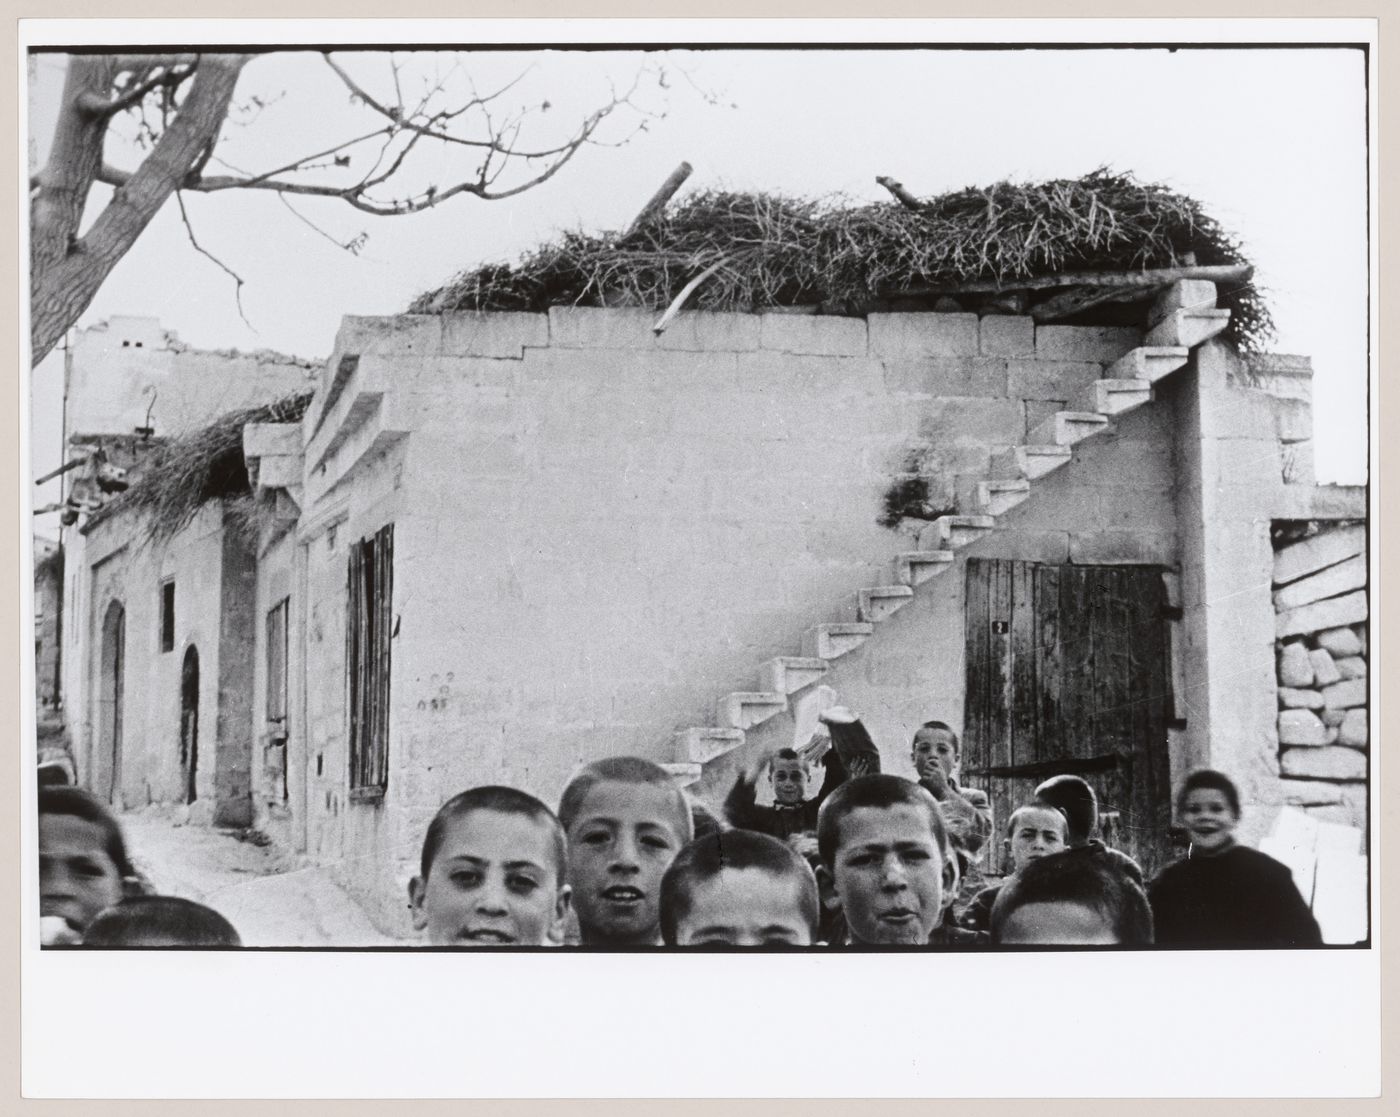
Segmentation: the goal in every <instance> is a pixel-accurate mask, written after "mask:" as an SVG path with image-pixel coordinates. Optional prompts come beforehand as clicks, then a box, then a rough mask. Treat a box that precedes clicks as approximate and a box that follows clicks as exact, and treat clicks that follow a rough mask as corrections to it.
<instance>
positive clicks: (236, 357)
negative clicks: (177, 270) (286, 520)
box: [57, 317, 311, 825]
mask: <svg viewBox="0 0 1400 1117" xmlns="http://www.w3.org/2000/svg"><path fill="white" fill-rule="evenodd" d="M310 369H311V365H310V362H307V361H303V360H299V359H298V358H294V357H288V356H285V355H282V354H278V353H272V352H270V351H263V352H257V353H238V352H234V351H206V350H199V349H193V348H191V347H189V346H188V345H185V344H184V343H183V342H181V341H180V339H179V338H178V337H177V336H176V335H175V334H174V333H173V332H171V331H168V330H165V329H162V328H161V325H160V323H159V322H158V321H157V320H156V319H153V318H134V317H114V318H112V319H110V320H109V321H107V322H104V323H101V324H99V325H97V326H94V327H92V328H90V329H87V330H81V331H79V332H78V333H77V335H76V336H75V339H74V343H73V345H72V347H71V349H70V351H69V353H68V359H67V364H66V367H65V396H64V432H63V433H64V443H65V448H66V450H67V452H68V454H69V455H70V456H81V455H85V454H88V453H90V452H91V451H92V450H93V449H98V450H100V451H101V453H102V454H103V455H104V458H105V460H106V461H108V462H110V463H111V464H113V465H115V466H119V467H121V468H123V469H125V470H126V471H127V473H128V476H129V478H130V480H131V482H132V484H133V486H135V485H139V484H140V483H141V481H142V479H143V477H144V476H145V475H146V473H147V471H148V470H149V468H150V467H151V465H152V464H153V463H160V462H161V461H162V460H163V459H162V458H161V454H162V453H163V452H164V451H165V450H166V449H167V448H168V447H169V446H170V445H171V444H172V443H174V442H176V441H178V440H179V439H181V438H182V437H184V436H189V435H193V434H196V433H197V432H199V431H201V430H202V429H203V428H205V427H206V426H207V424H209V423H210V422H211V421H213V420H215V419H217V418H218V417H219V416H221V415H223V414H224V413H226V412H228V411H230V410H237V409H246V408H249V407H254V406H256V405H260V404H265V403H267V402H268V401H269V400H272V399H275V398H278V397H281V396H285V395H287V394H288V393H294V392H296V391H298V390H301V389H304V388H305V387H306V386H307V384H308V376H309V373H310ZM236 466H237V469H236V471H235V472H236V473H238V474H241V471H242V462H241V456H240V458H239V460H238V461H237V463H236ZM81 476H82V474H80V473H79V472H78V471H74V472H72V473H70V474H68V481H69V489H70V491H71V489H72V487H73V485H74V484H75V483H81V482H79V481H77V479H78V478H80V477H81ZM236 480H237V477H235V481H236ZM243 488H244V490H245V491H246V481H245V482H243ZM83 495H84V496H91V495H93V494H90V493H85V494H83ZM103 499H104V500H105V502H106V503H105V505H104V506H103V507H102V508H100V509H98V510H97V511H95V512H94V513H92V514H90V515H86V516H85V518H84V519H83V521H82V522H81V523H80V524H78V525H76V526H73V527H68V528H65V529H64V538H63V549H64V558H65V561H64V566H63V570H64V586H63V620H62V629H61V645H62V650H61V664H62V667H61V671H60V672H59V677H60V680H61V686H60V688H59V694H58V696H57V707H58V709H59V710H60V711H61V714H62V718H63V722H64V731H65V734H66V737H67V740H68V742H69V747H70V748H71V751H72V755H73V760H74V763H75V766H76V768H77V774H78V779H79V782H80V783H82V784H83V785H84V786H88V787H91V788H93V789H95V790H97V791H98V792H99V793H100V794H102V795H104V796H105V797H107V798H109V799H111V800H112V801H114V802H117V803H119V804H122V805H126V806H136V805H140V804H144V803H147V802H152V801H175V802H191V803H198V804H200V805H199V806H197V807H196V808H195V809H194V815H195V817H196V818H197V819H198V818H200V817H204V818H206V819H218V820H219V821H221V822H225V823H228V824H230V825H247V823H248V822H249V821H250V820H251V806H250V797H249V792H248V787H247V783H248V777H247V768H248V765H249V763H250V761H249V760H248V759H247V757H248V755H250V748H249V746H248V745H247V744H246V738H247V731H246V726H245V725H242V724H240V722H239V718H240V717H241V718H242V720H243V722H246V721H247V720H248V718H249V715H248V714H247V713H246V712H242V713H235V712H234V710H235V707H238V706H239V703H241V704H242V706H246V705H247V700H248V699H247V696H248V693H249V681H248V680H247V679H243V678H240V677H239V676H238V674H237V672H238V671H239V670H247V669H248V664H247V649H246V648H243V647H242V646H241V645H240V644H239V640H240V636H239V631H238V625H239V624H241V623H242V618H243V616H244V615H245V613H246V610H244V611H242V612H240V611H238V610H236V609H234V607H233V606H234V604H235V602H236V599H237V596H238V594H239V593H240V592H248V593H251V587H252V581H251V576H250V575H247V574H244V575H243V577H244V583H245V584H244V585H243V589H240V582H239V577H240V570H244V569H245V568H246V569H247V570H251V567H252V558H251V556H250V555H248V554H246V553H245V552H246V551H247V545H246V544H244V543H241V541H240V540H241V537H240V536H239V535H238V533H237V532H236V531H233V532H230V531H227V530H226V523H227V521H228V514H227V512H226V510H225V508H224V507H223V503H222V501H215V502H214V503H212V504H210V505H209V506H207V507H204V508H202V509H200V510H199V512H198V514H197V515H196V516H195V517H194V518H193V519H192V520H191V522H190V523H188V524H187V525H185V526H184V527H183V528H182V529H181V530H180V531H178V532H176V533H174V535H173V536H172V537H168V538H160V539H156V538H154V537H153V535H152V532H151V530H150V528H151V524H150V522H149V520H148V518H147V517H145V516H144V515H140V514H133V513H131V512H130V511H123V510H122V502H121V498H120V497H117V496H112V495H109V496H105V497H104V498H103ZM240 547H241V548H242V549H240ZM235 738H236V739H237V740H238V742H239V744H238V747H237V748H236V749H235V748H232V747H230V748H228V749H224V750H223V751H222V752H220V750H219V749H217V748H216V747H215V743H216V741H218V740H232V739H235ZM235 758H236V759H235ZM229 765H232V768H231V769H230V771H233V772H235V773H236V774H229V771H225V767H227V766H229ZM240 780H241V781H242V782H241V785H240V783H239V781H240ZM240 786H241V790H240ZM216 803H219V804H221V805H220V806H219V807H218V809H215V804H216Z"/></svg>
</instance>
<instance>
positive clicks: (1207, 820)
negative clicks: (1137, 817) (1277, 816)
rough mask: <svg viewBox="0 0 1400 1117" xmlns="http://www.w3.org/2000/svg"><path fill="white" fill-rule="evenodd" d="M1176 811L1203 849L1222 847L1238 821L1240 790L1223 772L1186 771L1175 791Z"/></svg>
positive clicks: (1230, 838) (1230, 839)
mask: <svg viewBox="0 0 1400 1117" xmlns="http://www.w3.org/2000/svg"><path fill="white" fill-rule="evenodd" d="M1176 815H1177V818H1178V819H1179V820H1180V822H1181V825H1182V826H1184V827H1185V828H1186V833H1187V834H1188V835H1189V836H1190V839H1191V848H1192V849H1194V850H1199V851H1201V852H1203V853H1211V852H1213V851H1215V850H1219V849H1224V848H1225V847H1226V846H1228V845H1229V844H1230V843H1231V842H1233V841H1234V838H1235V827H1236V826H1238V825H1239V821H1240V793H1239V789H1238V788H1237V787H1235V784H1234V781H1233V780H1231V779H1230V777H1229V776H1227V775H1226V774H1225V773H1224V772H1217V771H1215V770H1214V769H1213V768H1201V769H1198V770H1197V771H1195V772H1192V773H1190V775H1188V776H1187V777H1186V778H1185V779H1184V780H1183V781H1182V782H1181V788H1180V789H1179V790H1178V791H1177V793H1176Z"/></svg>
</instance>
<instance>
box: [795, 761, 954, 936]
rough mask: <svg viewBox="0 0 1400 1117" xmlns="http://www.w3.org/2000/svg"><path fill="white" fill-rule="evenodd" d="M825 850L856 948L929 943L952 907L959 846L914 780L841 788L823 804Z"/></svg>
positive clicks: (878, 780) (859, 782) (820, 824)
mask: <svg viewBox="0 0 1400 1117" xmlns="http://www.w3.org/2000/svg"><path fill="white" fill-rule="evenodd" d="M817 846H818V848H819V850H820V851H821V857H822V863H823V865H824V867H825V869H826V871H827V872H829V873H831V877H832V883H833V885H834V887H835V889H836V894H837V895H838V896H839V897H840V899H841V907H842V910H843V911H844V912H845V916H846V924H847V926H848V928H849V929H850V933H851V937H852V939H853V940H854V941H856V942H860V943H875V944H880V943H885V944H902V945H916V944H923V943H926V942H927V941H928V938H929V935H930V934H932V933H933V931H934V929H935V928H936V927H937V926H938V924H939V922H940V920H941V919H942V918H943V913H944V909H945V907H947V906H948V904H950V903H951V902H952V899H953V894H954V892H955V890H956V886H957V880H958V866H957V860H956V857H955V854H954V850H953V844H952V842H951V841H950V840H949V837H948V830H947V827H946V826H945V825H944V823H943V815H942V813H941V812H940V811H939V809H938V803H937V802H936V801H935V800H934V798H933V796H932V795H930V794H929V793H928V792H927V791H925V790H924V789H923V788H922V787H920V786H919V785H918V784H916V783H914V782H913V781H912V780H906V779H903V778H901V777H899V776H890V775H875V776H859V777H857V778H856V779H852V780H847V781H846V782H845V783H843V784H841V785H840V786H839V787H838V788H837V789H836V790H835V791H833V792H832V793H831V795H830V797H829V798H828V799H827V801H826V802H825V803H823V804H822V809H821V812H820V814H819V815H818V818H817Z"/></svg>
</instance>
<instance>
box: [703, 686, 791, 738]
mask: <svg viewBox="0 0 1400 1117" xmlns="http://www.w3.org/2000/svg"><path fill="white" fill-rule="evenodd" d="M786 709H787V695H786V694H779V693H777V692H776V691H769V690H737V691H735V692H734V693H733V694H726V695H725V696H724V697H723V698H721V699H720V700H719V708H718V710H717V713H716V719H715V720H716V721H718V722H719V723H720V726H721V727H722V728H730V729H752V728H753V727H754V726H755V725H762V724H763V723H764V722H765V721H767V720H768V719H769V718H771V717H775V716H776V715H778V714H780V713H782V712H783V711H784V710H786Z"/></svg>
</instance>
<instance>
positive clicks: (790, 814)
mask: <svg viewBox="0 0 1400 1117" xmlns="http://www.w3.org/2000/svg"><path fill="white" fill-rule="evenodd" d="M823 744H826V742H824V741H823V740H822V735H820V734H818V735H817V736H814V737H813V738H812V741H811V743H810V744H809V745H808V749H807V750H805V751H811V752H821V763H822V766H823V769H824V772H825V775H824V776H823V778H822V785H821V788H820V790H818V792H817V794H816V795H815V796H814V797H813V798H811V799H808V798H807V777H808V769H807V761H806V760H805V759H804V758H803V756H802V755H801V754H800V753H798V751H797V750H796V749H792V748H781V749H778V751H777V752H775V753H773V754H772V755H771V756H770V757H760V758H759V759H758V761H757V762H756V763H755V764H754V765H753V766H752V767H750V768H749V769H748V770H747V771H745V772H742V773H740V775H739V778H738V779H736V780H735V781H734V786H733V787H732V788H730V790H729V795H728V796H727V797H726V798H725V801H724V814H725V817H726V818H728V819H729V823H730V825H731V826H734V827H736V828H738V829H740V830H756V831H758V832H759V833H760V834H770V835H772V836H773V837H775V838H780V839H782V840H783V841H786V840H787V839H788V838H791V837H794V836H795V835H798V834H810V833H812V832H814V831H815V830H816V828H817V812H818V811H820V810H821V805H822V803H824V802H825V801H826V797H827V796H828V795H830V794H831V792H832V791H833V790H834V789H835V788H836V787H838V786H839V785H840V784H841V783H842V781H844V780H845V779H846V776H847V771H846V766H845V764H844V762H843V761H842V759H841V755H840V753H839V751H838V750H837V749H836V748H833V747H830V745H829V744H828V745H827V747H826V748H825V750H824V751H822V747H823ZM764 768H767V770H768V782H769V784H770V785H771V786H772V788H773V805H772V806H771V807H769V806H761V805H760V804H759V803H758V801H757V800H758V780H759V776H760V774H761V773H762V771H763V769H764Z"/></svg>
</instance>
